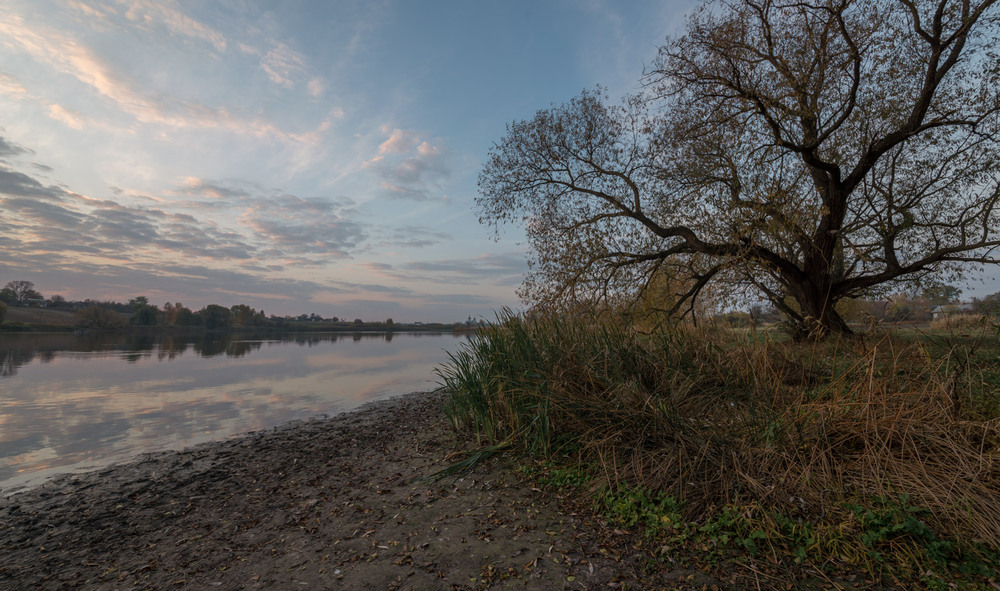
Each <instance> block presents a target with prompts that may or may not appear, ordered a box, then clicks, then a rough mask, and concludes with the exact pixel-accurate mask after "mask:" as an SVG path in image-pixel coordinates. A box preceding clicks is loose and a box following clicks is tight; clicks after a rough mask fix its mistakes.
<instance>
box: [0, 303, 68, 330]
mask: <svg viewBox="0 0 1000 591" xmlns="http://www.w3.org/2000/svg"><path fill="white" fill-rule="evenodd" d="M4 322H10V323H20V324H34V325H48V326H75V325H76V323H77V320H76V315H75V313H74V312H73V311H72V310H53V309H50V308H15V307H13V306H11V307H10V308H9V309H8V310H7V316H6V317H5V318H4Z"/></svg>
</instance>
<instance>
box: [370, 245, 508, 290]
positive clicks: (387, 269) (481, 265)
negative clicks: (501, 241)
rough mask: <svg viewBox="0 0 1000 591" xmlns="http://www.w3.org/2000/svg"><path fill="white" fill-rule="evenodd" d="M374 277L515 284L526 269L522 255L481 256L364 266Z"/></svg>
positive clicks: (457, 282)
mask: <svg viewBox="0 0 1000 591" xmlns="http://www.w3.org/2000/svg"><path fill="white" fill-rule="evenodd" d="M362 267H363V268H364V269H365V270H366V271H368V272H370V273H372V274H374V275H377V276H381V277H385V278H387V279H393V280H397V281H422V282H427V281H433V282H437V283H446V284H476V285H479V284H483V283H488V284H490V285H504V286H514V285H519V284H520V283H521V281H522V279H523V276H524V272H525V271H526V270H527V264H526V262H525V258H524V254H523V253H508V254H484V255H480V256H478V257H473V258H468V259H442V260H437V261H409V262H406V263H403V264H400V265H390V264H387V263H364V264H363V265H362Z"/></svg>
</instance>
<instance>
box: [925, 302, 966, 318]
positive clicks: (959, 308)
mask: <svg viewBox="0 0 1000 591" xmlns="http://www.w3.org/2000/svg"><path fill="white" fill-rule="evenodd" d="M975 313H976V309H975V307H974V306H973V305H972V304H945V305H943V306H934V307H933V308H932V309H931V317H932V318H933V319H934V320H940V319H941V318H946V317H948V316H957V315H959V314H975Z"/></svg>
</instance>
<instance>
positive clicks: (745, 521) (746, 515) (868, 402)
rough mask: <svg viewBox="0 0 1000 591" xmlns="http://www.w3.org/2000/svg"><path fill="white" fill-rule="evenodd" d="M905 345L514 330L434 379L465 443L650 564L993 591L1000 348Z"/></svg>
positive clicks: (992, 336)
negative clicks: (834, 574) (659, 558)
mask: <svg viewBox="0 0 1000 591" xmlns="http://www.w3.org/2000/svg"><path fill="white" fill-rule="evenodd" d="M908 332H909V335H908V336H905V337H904V336H902V335H899V334H896V333H883V334H872V335H869V336H868V337H867V338H866V339H864V340H861V341H842V342H837V341H835V340H830V341H826V342H818V343H804V344H796V343H787V342H786V343H775V342H773V341H771V340H770V339H767V338H764V339H762V340H764V341H765V342H763V343H761V342H755V341H756V340H757V339H759V337H760V335H757V338H756V339H755V338H747V337H748V336H753V335H744V336H738V335H735V334H734V333H731V332H728V331H717V332H714V333H713V332H700V333H699V332H694V331H689V330H679V329H675V330H669V331H667V332H663V333H653V334H651V335H636V334H635V333H632V332H630V331H628V330H625V329H622V328H621V327H619V326H615V325H614V323H612V324H606V325H601V324H599V323H594V322H580V321H568V320H566V319H560V318H555V319H540V320H537V321H534V322H527V321H524V320H522V319H519V318H509V319H507V320H506V321H505V322H504V324H503V325H502V326H500V327H498V328H496V329H494V330H492V331H487V332H485V333H483V334H482V335H481V336H480V337H479V338H477V339H475V340H474V341H473V342H472V343H471V344H470V345H469V346H468V347H467V348H466V349H465V350H464V351H462V352H460V353H458V354H457V355H455V357H454V358H453V360H452V363H451V365H450V366H449V367H447V368H445V369H443V370H442V377H443V378H444V379H445V381H446V383H447V385H448V386H449V388H450V389H451V390H452V391H453V392H454V393H455V394H454V395H453V398H452V402H451V407H450V413H451V416H452V419H453V421H454V423H455V424H456V425H457V426H468V427H471V428H473V429H474V430H475V431H476V433H477V435H478V436H479V437H480V438H481V440H482V441H483V442H484V443H486V444H492V445H494V446H498V447H503V448H513V449H516V450H521V451H522V452H525V453H527V454H530V455H533V456H534V457H535V458H544V461H545V462H546V465H547V466H548V469H549V470H550V471H552V472H554V473H555V474H557V475H561V476H559V477H560V478H564V477H565V475H567V474H569V475H571V476H572V478H571V479H572V480H586V481H587V482H588V483H589V484H588V486H590V487H592V488H595V489H598V490H602V491H603V492H601V493H599V495H598V498H597V500H596V502H597V503H598V504H599V505H601V506H603V507H604V508H605V509H606V512H607V514H608V515H609V517H610V518H612V519H615V520H619V521H620V522H622V524H623V525H626V526H628V527H632V526H638V527H641V528H642V529H644V530H645V531H646V532H647V534H648V536H649V539H650V540H651V544H652V546H653V547H654V548H673V549H679V548H689V549H691V550H693V555H698V556H701V557H702V558H703V557H705V556H715V559H717V560H723V559H730V558H732V557H734V556H735V557H736V559H737V560H744V561H748V562H749V563H751V564H753V563H757V564H760V563H761V562H771V563H772V564H776V565H786V566H787V565H790V564H797V565H800V566H805V567H808V568H823V569H828V568H834V569H837V568H843V569H857V568H861V569H863V570H867V571H869V572H871V573H873V574H876V575H879V576H880V577H882V576H885V577H887V578H888V580H889V581H896V582H897V583H900V584H903V585H904V586H912V585H924V586H928V587H935V586H939V585H942V584H943V585H948V584H959V585H960V586H961V585H966V584H968V585H970V588H986V587H981V586H982V585H985V584H986V580H987V579H989V578H990V577H998V576H1000V572H998V571H997V570H996V568H997V567H996V565H998V564H1000V462H997V461H996V460H997V459H1000V363H998V360H1000V340H998V339H997V335H996V331H995V330H992V329H989V328H988V327H987V328H985V329H983V330H980V331H978V334H971V331H968V332H967V331H962V333H956V332H949V331H944V332H921V333H919V334H916V335H915V336H914V334H913V332H912V331H908ZM567 451H568V452H569V453H566V452H567ZM526 461H537V460H528V459H527V458H526ZM991 565H993V566H991ZM991 569H992V570H991ZM970 571H973V574H970ZM922 573H932V574H931V575H925V574H922Z"/></svg>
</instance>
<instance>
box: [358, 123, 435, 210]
mask: <svg viewBox="0 0 1000 591" xmlns="http://www.w3.org/2000/svg"><path fill="white" fill-rule="evenodd" d="M432 142H433V141H432V140H430V139H427V138H426V137H425V135H424V134H421V133H418V132H414V131H407V130H403V129H398V128H396V129H393V130H392V132H391V133H389V137H388V138H387V139H386V140H385V141H383V142H382V143H381V144H380V145H379V147H378V151H377V153H376V154H375V156H373V157H372V158H371V159H370V160H368V161H367V162H366V163H365V165H364V166H365V168H370V169H371V170H373V171H374V172H375V174H376V175H377V176H378V177H379V179H380V180H379V186H380V187H381V188H382V189H383V194H384V195H386V196H388V197H394V198H398V199H407V200H411V201H427V200H431V199H446V198H447V197H446V196H445V195H444V192H443V191H444V185H445V183H446V181H447V180H448V178H449V177H450V176H451V170H450V168H449V166H448V165H447V162H446V154H445V150H444V149H442V147H441V146H440V144H439V143H432Z"/></svg>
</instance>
